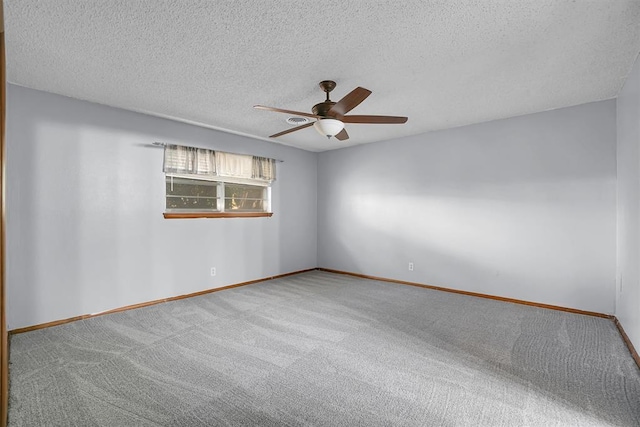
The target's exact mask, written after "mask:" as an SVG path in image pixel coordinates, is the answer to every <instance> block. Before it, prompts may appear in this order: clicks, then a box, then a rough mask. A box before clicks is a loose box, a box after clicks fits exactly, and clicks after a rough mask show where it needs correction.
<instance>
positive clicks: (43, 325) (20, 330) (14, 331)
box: [9, 268, 316, 335]
mask: <svg viewBox="0 0 640 427" xmlns="http://www.w3.org/2000/svg"><path fill="white" fill-rule="evenodd" d="M313 270H316V269H315V268H309V269H307V270H300V271H293V272H291V273H285V274H278V275H277V276H271V277H265V278H263V279H256V280H249V281H248V282H242V283H236V284H233V285H227V286H222V287H220V288H213V289H206V290H204V291H199V292H193V293H190V294H185V295H178V296H175V297H169V298H162V299H157V300H153V301H147V302H143V303H140V304H133V305H127V306H125V307H119V308H114V309H112V310H106V311H102V312H100V313H94V314H83V315H81V316H75V317H69V318H68V319H61V320H54V321H53V322H47V323H41V324H38V325H33V326H27V327H24V328H17V329H12V330H10V331H9V334H10V335H14V334H21V333H24V332H30V331H35V330H37V329H44V328H50V327H51V326H58V325H63V324H65V323H70V322H75V321H77V320H84V319H90V318H92V317H98V316H104V315H105V314H112V313H118V312H120V311H126V310H133V309H135V308H141V307H148V306H150V305H156V304H160V303H163V302H168V301H176V300H180V299H184V298H191V297H197V296H200V295H206V294H210V293H213V292H218V291H224V290H226V289H232V288H238V287H240V286H247V285H252V284H254V283H260V282H266V281H267V280H273V279H280V278H282V277H287V276H292V275H294V274H300V273H306V272H307V271H313Z"/></svg>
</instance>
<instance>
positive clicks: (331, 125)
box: [313, 119, 344, 138]
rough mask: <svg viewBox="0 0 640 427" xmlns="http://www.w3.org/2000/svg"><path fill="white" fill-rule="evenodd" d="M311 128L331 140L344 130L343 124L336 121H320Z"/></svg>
mask: <svg viewBox="0 0 640 427" xmlns="http://www.w3.org/2000/svg"><path fill="white" fill-rule="evenodd" d="M313 127H314V128H316V130H317V131H318V133H319V134H320V135H322V136H326V137H327V138H331V137H332V136H336V135H337V134H339V133H340V131H342V129H344V123H342V122H341V121H340V120H336V119H320V120H317V121H316V122H315V123H314V124H313Z"/></svg>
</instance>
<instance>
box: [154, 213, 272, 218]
mask: <svg viewBox="0 0 640 427" xmlns="http://www.w3.org/2000/svg"><path fill="white" fill-rule="evenodd" d="M163 215H164V218H165V219H188V218H259V217H271V216H272V215H273V212H165V213H164V214H163Z"/></svg>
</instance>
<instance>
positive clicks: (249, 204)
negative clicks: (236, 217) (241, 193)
mask: <svg viewBox="0 0 640 427" xmlns="http://www.w3.org/2000/svg"><path fill="white" fill-rule="evenodd" d="M224 210H225V211H231V212H233V211H235V212H264V200H262V199H260V200H255V199H236V198H232V199H225V200H224Z"/></svg>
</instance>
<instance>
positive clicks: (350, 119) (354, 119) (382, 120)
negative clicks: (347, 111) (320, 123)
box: [340, 116, 409, 124]
mask: <svg viewBox="0 0 640 427" xmlns="http://www.w3.org/2000/svg"><path fill="white" fill-rule="evenodd" d="M340 120H341V121H342V122H344V123H370V124H394V123H406V122H407V120H409V118H408V117H397V116H344V117H342V118H341V119H340Z"/></svg>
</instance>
